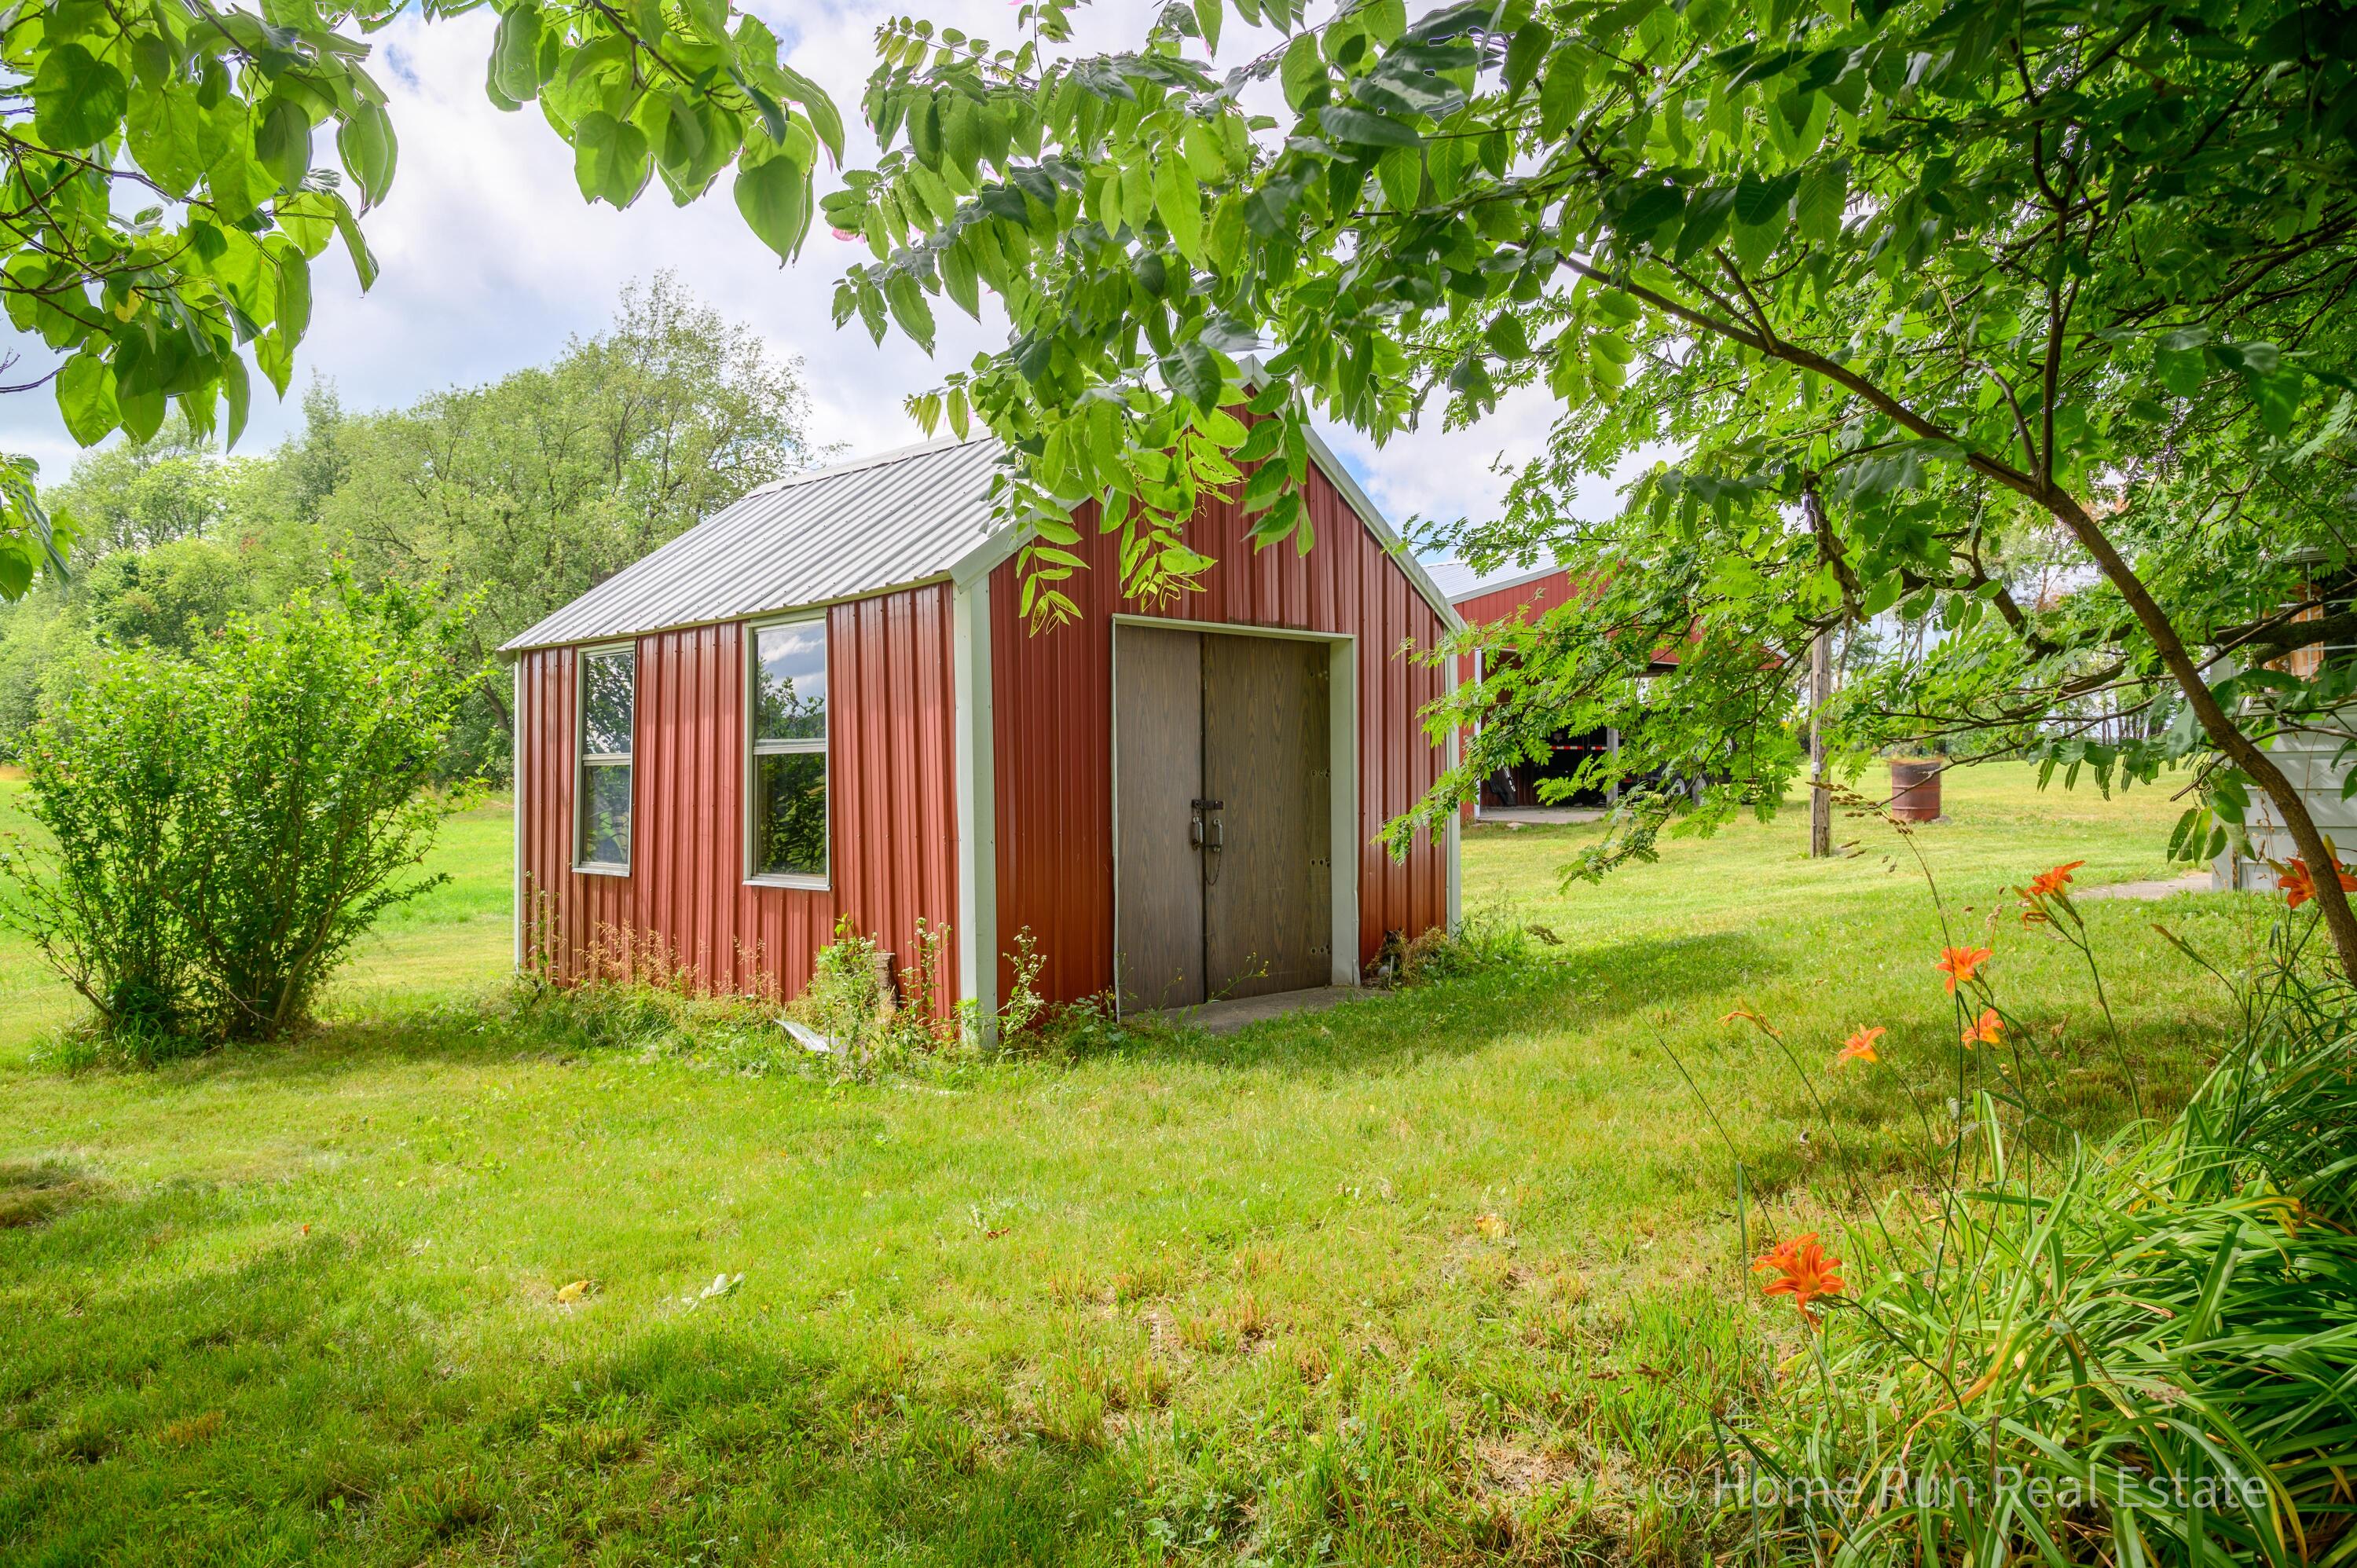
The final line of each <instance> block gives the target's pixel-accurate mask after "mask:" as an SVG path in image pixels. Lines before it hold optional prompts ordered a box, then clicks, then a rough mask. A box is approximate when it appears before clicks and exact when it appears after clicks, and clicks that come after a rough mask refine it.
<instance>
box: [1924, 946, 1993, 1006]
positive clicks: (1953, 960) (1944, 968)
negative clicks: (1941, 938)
mask: <svg viewBox="0 0 2357 1568" xmlns="http://www.w3.org/2000/svg"><path fill="white" fill-rule="evenodd" d="M1995 957H1996V953H1995V952H1993V951H1992V950H1989V949H1987V948H1942V949H1941V950H1940V961H1938V962H1937V963H1935V964H1933V965H1932V968H1933V969H1936V970H1938V971H1939V972H1941V973H1943V974H1944V975H1946V976H1947V977H1948V994H1949V995H1951V996H1953V995H1954V994H1955V993H1956V987H1957V986H1959V985H1963V984H1965V983H1969V982H1970V981H1971V980H1972V978H1973V974H1974V972H1975V971H1977V970H1978V969H1979V968H1980V966H1981V965H1983V964H1985V963H1986V962H1988V961H1989V960H1990V959H1992V958H1995Z"/></svg>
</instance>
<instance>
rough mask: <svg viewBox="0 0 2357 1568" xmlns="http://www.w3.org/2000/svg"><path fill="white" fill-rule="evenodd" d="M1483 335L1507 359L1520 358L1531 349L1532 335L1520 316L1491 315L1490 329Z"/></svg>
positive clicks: (1492, 347)
mask: <svg viewBox="0 0 2357 1568" xmlns="http://www.w3.org/2000/svg"><path fill="white" fill-rule="evenodd" d="M1481 336H1482V338H1484V339H1485V340H1486V341H1487V342H1488V343H1489V345H1490V347H1491V349H1495V350H1496V351H1497V352H1498V353H1499V354H1500V355H1501V357H1503V358H1505V359H1509V360H1519V359H1521V358H1523V356H1524V355H1525V354H1528V353H1529V352H1530V351H1531V336H1530V333H1529V332H1528V331H1527V330H1525V329H1524V328H1523V318H1522V317H1519V316H1493V317H1491V318H1490V326H1489V329H1488V330H1487V331H1485V332H1483V333H1482V335H1481Z"/></svg>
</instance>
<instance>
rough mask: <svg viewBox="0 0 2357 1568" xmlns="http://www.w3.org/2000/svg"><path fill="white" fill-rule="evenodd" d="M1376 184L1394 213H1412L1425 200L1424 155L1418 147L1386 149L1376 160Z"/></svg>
mask: <svg viewBox="0 0 2357 1568" xmlns="http://www.w3.org/2000/svg"><path fill="white" fill-rule="evenodd" d="M1375 182H1376V183H1377V184H1379V185H1381V186H1382V187H1383V199H1384V200H1386V201H1388V202H1390V203H1391V208H1392V210H1393V211H1394V212H1407V211H1411V210H1413V209H1415V207H1416V205H1417V204H1418V203H1419V202H1421V201H1422V200H1423V199H1424V151H1423V149H1422V148H1421V147H1386V148H1385V149H1384V150H1383V156H1381V157H1379V158H1377V159H1376V160H1375Z"/></svg>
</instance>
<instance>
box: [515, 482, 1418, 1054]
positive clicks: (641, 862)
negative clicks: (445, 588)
mask: <svg viewBox="0 0 2357 1568" xmlns="http://www.w3.org/2000/svg"><path fill="white" fill-rule="evenodd" d="M1312 457H1313V459H1314V460H1313V462H1312V465H1311V467H1310V471H1309V476H1308V480H1307V501H1308V508H1309V512H1310V516H1311V518H1312V520H1313V521H1314V522H1315V524H1316V530H1317V532H1316V538H1317V544H1316V547H1315V548H1314V549H1312V550H1311V551H1310V552H1309V553H1308V555H1306V556H1305V555H1301V554H1298V553H1296V552H1294V551H1293V550H1291V549H1282V550H1268V551H1263V552H1257V553H1255V552H1254V550H1253V549H1252V547H1251V544H1250V542H1249V540H1248V537H1247V530H1246V527H1245V524H1244V520H1243V517H1242V516H1241V515H1240V513H1239V512H1238V510H1236V509H1235V508H1234V507H1233V506H1232V505H1228V504H1224V503H1221V502H1212V503H1210V504H1207V505H1206V506H1205V507H1204V508H1203V509H1202V510H1201V511H1200V513H1199V514H1198V515H1197V516H1196V517H1195V518H1194V519H1193V520H1192V521H1191V522H1190V523H1189V528H1188V530H1187V535H1188V542H1189V544H1190V545H1192V546H1193V547H1194V548H1196V549H1197V550H1199V551H1200V552H1202V553H1204V554H1206V555H1210V556H1211V557H1213V558H1214V559H1215V560H1216V561H1217V563H1218V564H1216V565H1215V566H1213V567H1212V568H1211V569H1210V570H1209V571H1208V572H1207V573H1205V574H1204V577H1203V585H1202V588H1201V591H1200V592H1198V593H1193V594H1189V595H1187V596H1183V597H1181V598H1179V599H1176V600H1173V601H1171V602H1168V603H1163V604H1144V603H1137V602H1134V601H1131V600H1128V599H1126V598H1125V597H1123V596H1122V595H1121V592H1120V579H1119V573H1118V569H1117V565H1116V563H1115V561H1114V546H1115V541H1114V538H1113V537H1111V536H1106V535H1102V534H1099V533H1098V532H1096V530H1095V528H1094V526H1093V518H1092V517H1091V516H1090V515H1089V514H1088V511H1087V509H1085V508H1084V509H1083V510H1082V514H1081V515H1080V516H1079V517H1078V518H1077V519H1076V521H1077V522H1078V524H1079V526H1080V529H1081V533H1082V544H1081V545H1079V546H1077V547H1076V548H1077V549H1078V550H1079V552H1080V553H1082V554H1083V555H1084V556H1085V557H1087V558H1088V559H1089V561H1090V564H1091V570H1089V571H1088V572H1086V573H1083V574H1078V575H1075V576H1074V577H1073V578H1072V579H1071V580H1068V581H1067V582H1066V583H1064V584H1062V585H1061V586H1063V587H1064V588H1065V589H1066V590H1067V591H1068V592H1069V593H1070V595H1071V597H1072V598H1073V599H1074V600H1075V601H1076V602H1077V603H1078V604H1079V606H1080V608H1081V611H1082V615H1081V618H1080V620H1079V621H1078V622H1077V623H1076V624H1071V625H1067V626H1064V627H1061V628H1055V629H1052V630H1048V631H1043V632H1039V633H1034V632H1032V631H1031V630H1030V629H1029V628H1028V627H1027V626H1026V625H1025V624H1024V622H1023V620H1022V618H1021V617H1020V615H1019V614H1018V612H1017V595H1018V588H1019V585H1018V583H1017V576H1016V564H1015V561H1014V553H1015V551H1016V549H1017V545H1018V544H1019V542H1020V541H1019V539H1018V538H1017V535H1016V533H1015V532H1014V531H1013V530H1012V529H1011V528H1009V527H1007V526H1006V525H1004V524H1002V523H1001V522H1000V521H998V520H997V519H996V518H995V517H994V516H993V511H992V505H991V481H992V479H993V478H994V477H995V476H996V473H997V471H998V464H999V459H1000V453H999V449H998V448H997V446H996V445H995V444H994V443H991V442H988V441H972V442H963V443H934V444H931V445H927V446H918V447H911V448H909V449H907V450H904V451H900V452H896V453H890V454H887V455H885V456H880V457H876V458H871V459H868V460H866V461H864V462H859V463H854V464H849V465H845V466H844V467H838V468H833V469H829V470H826V471H824V472H822V473H817V474H812V475H805V476H799V477H797V478H791V479H789V480H786V481H784V482H782V483H781V484H778V485H774V486H771V487H769V488H768V489H763V490H760V491H757V492H756V493H754V494H753V495H751V496H748V497H747V498H746V499H744V500H742V501H740V502H738V503H737V505H735V506H733V507H730V508H728V509H727V510H725V511H723V512H721V513H719V514H718V515H716V516H715V517H713V518H711V519H709V520H707V521H705V522H704V523H702V524H700V525H698V526H697V527H696V528H694V529H692V530H690V531H689V532H686V533H684V534H683V535H681V536H680V537H679V538H678V539H676V540H673V542H671V543H669V544H666V545H664V546H663V547H662V549H660V550H657V551H655V552H654V553H652V554H651V555H649V556H647V557H646V558H645V559H644V560H642V561H640V562H638V563H637V564H633V565H632V566H630V567H629V568H628V569H626V570H625V571H623V572H621V573H619V574H617V575H615V576H614V577H613V578H611V579H610V580H608V582H606V583H604V584H602V585H599V586H598V587H597V588H596V589H593V590H592V591H591V592H590V593H588V594H587V595H585V596H582V597H581V598H580V599H578V600H576V602H575V603H573V604H571V605H569V606H567V607H565V608H564V609H562V610H560V611H558V612H556V613H555V614H554V615H553V616H550V617H549V618H547V619H545V620H544V621H542V622H541V623H540V624H539V625H537V626H535V627H533V628H531V629H530V630H528V631H526V632H524V633H523V634H522V635H521V636H519V637H518V638H516V639H514V640H513V641H511V643H509V644H508V645H507V649H506V650H504V651H507V652H508V653H510V654H511V655H512V656H513V657H514V659H515V682H516V707H515V712H516V725H517V727H516V734H517V737H518V739H517V767H516V789H517V803H516V820H517V833H516V884H517V908H518V919H517V932H516V959H517V962H518V964H519V965H520V966H524V965H537V966H541V967H544V968H545V969H546V970H548V971H549V972H553V973H554V974H556V975H557V976H559V977H560V978H569V977H575V976H577V975H579V974H580V973H582V972H583V971H584V968H585V966H586V965H587V964H588V963H590V962H592V961H595V960H596V958H597V955H598V954H599V953H600V952H601V951H614V952H619V951H623V950H628V951H629V952H630V953H632V954H635V955H637V956H638V957H639V958H640V961H643V960H644V958H645V956H646V955H648V954H649V953H651V952H652V953H656V954H660V955H662V956H663V957H664V958H665V959H666V960H667V961H670V962H671V963H673V964H674V965H676V966H678V967H681V968H685V969H689V970H692V971H693V972H694V975H695V978H696V980H697V981H698V982H699V983H702V984H703V985H705V986H706V987H708V988H712V989H716V990H727V991H758V992H763V993H783V994H786V995H791V994H792V993H795V992H797V991H799V990H800V989H801V987H802V985H803V984H804V983H807V981H808V979H809V977H810V973H811V964H812V959H813V955H814V954H815V953H816V952H817V950H819V948H820V947H822V946H823V945H824V944H825V942H826V941H827V940H829V937H830V935H831V933H832V931H833V929H834V926H835V923H836V921H837V920H838V919H841V918H848V919H849V920H850V922H851V924H852V926H853V928H854V929H856V930H858V931H860V932H862V933H866V934H872V935H873V936H874V937H875V938H876V939H877V941H878V942H879V944H880V945H881V946H883V947H884V948H886V949H887V950H891V951H893V952H895V953H896V954H898V955H899V960H900V962H901V963H902V965H903V966H904V967H905V966H906V965H908V964H909V963H910V962H911V961H913V960H914V958H915V956H916V954H917V952H918V951H919V948H920V941H921V940H922V933H926V932H930V933H931V934H932V935H933V937H934V940H936V941H941V942H943V950H942V960H943V965H942V967H943V970H944V972H942V974H941V975H940V980H941V983H942V993H941V996H940V998H939V1004H940V1005H941V1006H942V1007H943V1008H946V1007H947V1006H949V1005H950V1004H952V1001H953V1000H954V999H956V998H959V997H963V998H967V999H970V1000H972V1001H973V1002H974V1003H975V1004H978V1005H980V1006H981V1007H983V1008H985V1010H988V1009H992V1008H995V1007H996V1004H997V1003H998V1000H999V998H1001V997H1002V996H1004V995H1005V994H1006V985H1007V981H1008V975H1009V965H1010V964H1011V963H1012V962H1013V961H1014V955H1016V954H1017V952H1018V950H1023V949H1026V948H1028V950H1031V951H1032V952H1033V953H1034V954H1036V957H1037V960H1038V962H1039V978H1038V985H1039V990H1040V991H1041V992H1042V993H1044V994H1046V995H1047V996H1049V997H1050V998H1051V999H1055V1000H1061V1001H1073V1000H1078V999H1080V998H1082V997H1084V996H1089V995H1092V994H1098V993H1107V992H1115V993H1117V994H1118V996H1119V998H1120V1001H1121V1003H1122V1004H1125V1005H1129V1006H1155V1005H1168V1004H1185V1003H1190V1002H1194V1001H1200V1000H1205V999H1209V998H1211V997H1217V996H1222V995H1244V994H1253V993H1260V992H1268V991H1278V990H1286V989H1292V988H1295V987H1299V986H1309V985H1326V984H1333V983H1355V982H1356V981H1357V980H1358V978H1359V976H1360V974H1361V970H1362V968H1363V967H1364V966H1365V965H1367V964H1369V963H1370V962H1372V961H1373V959H1374V958H1375V956H1376V953H1377V951H1378V950H1379V949H1380V948H1381V947H1382V946H1383V942H1384V940H1385V939H1386V937H1387V936H1388V935H1390V934H1392V933H1394V932H1396V933H1400V934H1401V935H1403V936H1408V937H1413V936H1414V935H1415V934H1417V933H1418V932H1421V931H1423V930H1425V929H1429V928H1430V927H1433V926H1436V925H1439V924H1442V923H1444V922H1447V921H1449V920H1451V919H1453V918H1455V916H1456V912H1457V908H1458V861H1457V847H1458V846H1457V842H1456V830H1455V824H1454V823H1453V822H1452V823H1451V824H1450V826H1449V828H1448V831H1447V832H1446V833H1445V834H1444V835H1443V836H1442V838H1441V839H1439V840H1438V841H1437V842H1436V841H1434V840H1433V839H1431V838H1430V837H1428V836H1425V837H1419V839H1418V840H1417V841H1416V843H1415V845H1414V846H1413V848H1412V849H1411V851H1410V853H1409V854H1407V855H1406V856H1405V858H1404V859H1400V860H1394V859H1393V858H1392V857H1391V856H1390V855H1388V854H1386V853H1384V851H1383V849H1382V848H1381V846H1380V844H1379V843H1378V842H1377V834H1378V833H1379V832H1380V830H1381V828H1382V826H1383V823H1384V822H1386V821H1388V820H1389V819H1391V818H1392V817H1394V816H1396V815H1398V814H1399V813H1400V812H1401V811H1405V809H1406V808H1407V807H1408V806H1409V805H1410V804H1412V803H1413V802H1414V801H1415V799H1416V798H1417V797H1418V796H1419V795H1420V794H1421V793H1422V792H1423V791H1424V790H1425V789H1427V788H1429V787H1430V785H1431V784H1432V782H1433V781H1434V780H1435V779H1437V777H1438V775H1439V773H1440V771H1441V769H1442V768H1446V767H1447V766H1448V764H1449V762H1450V760H1451V757H1450V755H1449V754H1450V753H1451V752H1453V749H1454V741H1453V739H1452V740H1451V741H1449V742H1448V743H1446V744H1436V743H1435V742H1433V741H1432V740H1431V739H1430V738H1429V737H1428V736H1426V732H1425V729H1424V726H1423V724H1422V722H1421V720H1420V718H1419V716H1418V715H1419V712H1420V710H1422V709H1423V708H1424V707H1425V706H1426V704H1428V703H1431V702H1433V701H1434V700H1436V699H1437V698H1438V697H1440V696H1441V695H1442V694H1443V693H1444V691H1445V690H1446V688H1447V687H1448V684H1449V682H1451V680H1452V679H1453V677H1452V676H1451V674H1450V672H1449V667H1448V660H1435V659H1434V658H1433V653H1434V650H1436V649H1437V647H1438V646H1439V645H1440V643H1441V642H1443V641H1444V640H1445V639H1447V637H1448V635H1449V634H1450V633H1451V632H1453V631H1455V630H1456V629H1458V628H1459V627H1460V626H1461V624H1462V623H1461V621H1460V620H1459V619H1458V617H1457V615H1456V613H1455V612H1454V611H1453V610H1452V609H1451V608H1450V607H1449V605H1448V598H1447V596H1445V595H1443V594H1442V593H1441V591H1440V590H1439V589H1438V587H1437V586H1436V585H1435V584H1434V583H1433V581H1432V579H1431V577H1430V576H1429V575H1427V574H1426V571H1425V570H1424V568H1423V567H1422V566H1421V565H1420V564H1418V563H1417V562H1416V561H1415V559H1414V558H1413V557H1412V556H1410V555H1408V554H1407V553H1405V551H1404V550H1403V549H1402V548H1401V547H1400V544H1399V541H1398V538H1397V536H1396V535H1395V534H1394V532H1392V530H1391V529H1390V527H1389V526H1388V525H1387V524H1386V523H1385V522H1384V521H1383V518H1382V516H1381V514H1380V513H1378V512H1377V511H1376V510H1375V509H1374V507H1373V505H1372V503H1371V502H1370V501H1369V500H1368V499H1367V498H1366V497H1365V495H1364V494H1363V493H1362V492H1361V490H1360V489H1359V487H1358V486H1357V485H1356V484H1355V483H1354V482H1353V481H1352V480H1351V477H1350V475H1349V473H1348V471H1347V470H1346V469H1344V468H1343V467H1342V466H1341V465H1340V462H1339V461H1338V460H1337V459H1336V458H1335V457H1334V456H1333V455H1332V453H1331V452H1330V451H1329V450H1327V449H1325V448H1324V446H1322V444H1317V443H1314V442H1313V450H1312ZM944 933H946V940H944Z"/></svg>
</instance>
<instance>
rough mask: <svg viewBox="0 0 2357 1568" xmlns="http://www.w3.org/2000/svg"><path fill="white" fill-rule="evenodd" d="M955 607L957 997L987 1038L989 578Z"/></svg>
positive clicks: (994, 996) (993, 993)
mask: <svg viewBox="0 0 2357 1568" xmlns="http://www.w3.org/2000/svg"><path fill="white" fill-rule="evenodd" d="M951 605H952V609H951V633H950V662H951V665H952V687H953V689H954V692H955V702H956V721H955V723H956V746H957V897H958V911H957V932H956V936H955V940H956V943H957V965H958V998H959V1000H960V1001H963V1002H971V1003H973V1004H974V1006H975V1009H976V1010H977V1012H978V1014H979V1015H980V1024H981V1026H982V1028H983V1029H984V1030H985V1034H986V1033H987V1031H988V1030H989V1028H990V1024H991V1020H992V1019H993V1018H994V1017H995V1016H996V1014H997V1011H998V778H997V768H998V747H997V727H996V726H997V715H996V711H995V709H994V707H993V705H992V702H991V649H990V578H989V575H987V574H985V575H982V576H980V577H977V578H976V579H974V581H973V582H972V583H969V584H966V585H963V586H961V587H959V588H958V589H957V591H956V593H955V595H954V596H953V597H952V601H951Z"/></svg>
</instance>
